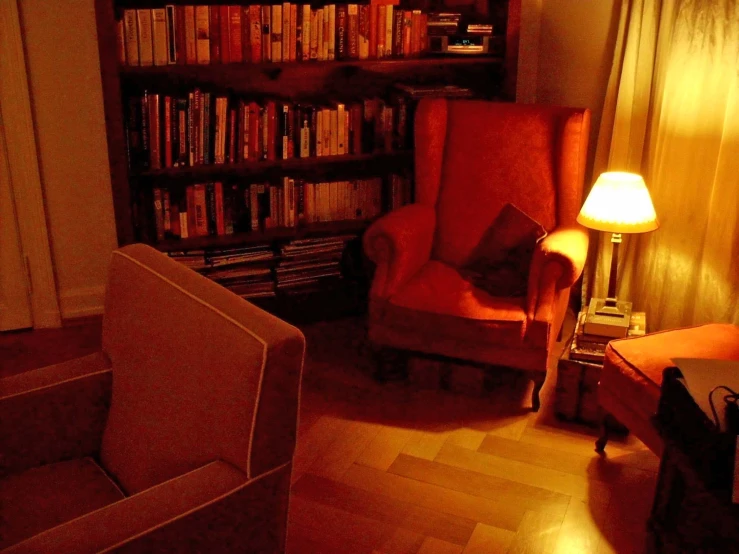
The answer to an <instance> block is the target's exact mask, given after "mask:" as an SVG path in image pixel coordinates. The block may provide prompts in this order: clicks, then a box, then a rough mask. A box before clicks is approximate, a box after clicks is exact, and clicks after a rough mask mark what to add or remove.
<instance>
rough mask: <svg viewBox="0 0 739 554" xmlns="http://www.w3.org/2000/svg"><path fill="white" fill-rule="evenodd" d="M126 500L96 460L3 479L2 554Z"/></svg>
mask: <svg viewBox="0 0 739 554" xmlns="http://www.w3.org/2000/svg"><path fill="white" fill-rule="evenodd" d="M123 498H124V495H123V493H122V492H121V490H120V489H119V488H118V487H117V486H116V484H115V483H114V482H113V481H112V480H111V479H110V478H109V477H108V475H107V474H106V473H105V472H104V471H103V470H102V469H101V468H100V466H98V465H97V464H96V463H95V461H94V460H93V459H92V458H81V459H78V460H68V461H65V462H58V463H55V464H49V465H45V466H41V467H37V468H34V469H30V470H28V471H24V472H23V473H17V474H15V475H10V476H8V477H5V478H4V479H0V507H1V508H2V511H1V512H0V550H3V549H4V548H7V547H9V546H11V545H13V544H15V543H18V542H20V541H22V540H24V539H27V538H29V537H32V536H34V535H37V534H38V533H40V532H42V531H45V530H46V529H51V528H52V527H56V526H57V525H61V524H62V523H65V522H67V521H70V520H72V519H75V518H77V517H80V516H82V515H84V514H87V513H89V512H93V511H95V510H98V509H100V508H102V507H104V506H107V505H109V504H112V503H113V502H117V501H118V500H122V499H123Z"/></svg>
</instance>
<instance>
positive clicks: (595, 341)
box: [570, 310, 647, 363]
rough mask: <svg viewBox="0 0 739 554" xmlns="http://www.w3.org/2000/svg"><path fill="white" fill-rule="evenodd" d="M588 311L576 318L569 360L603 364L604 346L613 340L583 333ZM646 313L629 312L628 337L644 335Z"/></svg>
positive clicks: (609, 337) (603, 336)
mask: <svg viewBox="0 0 739 554" xmlns="http://www.w3.org/2000/svg"><path fill="white" fill-rule="evenodd" d="M587 316H588V311H587V310H583V311H581V312H580V314H579V315H578V316H577V323H576V324H575V333H574V335H573V337H572V342H571V343H570V359H572V360H579V361H583V362H594V363H603V359H604V358H605V355H606V346H608V343H609V342H610V341H612V340H613V337H611V336H607V335H596V334H593V333H586V332H585V321H586V319H587ZM646 316H647V315H646V312H631V314H630V318H629V329H628V331H627V335H626V336H628V337H640V336H642V335H644V334H645V333H646V327H647V324H646Z"/></svg>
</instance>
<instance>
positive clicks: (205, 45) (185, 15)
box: [117, 3, 428, 66]
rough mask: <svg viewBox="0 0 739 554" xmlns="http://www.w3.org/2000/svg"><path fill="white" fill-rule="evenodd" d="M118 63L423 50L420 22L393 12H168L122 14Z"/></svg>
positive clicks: (270, 8)
mask: <svg viewBox="0 0 739 554" xmlns="http://www.w3.org/2000/svg"><path fill="white" fill-rule="evenodd" d="M117 35H118V36H117V39H118V58H119V61H120V63H121V64H123V65H129V66H151V65H168V64H217V63H243V62H251V63H260V62H298V61H302V62H305V61H310V60H318V61H328V60H351V59H357V60H366V59H381V58H402V57H411V56H418V55H420V54H422V53H423V52H425V51H427V50H428V36H427V35H428V15H427V14H425V13H422V12H421V10H402V9H400V8H399V7H397V6H393V5H375V4H372V5H370V4H327V5H325V6H323V7H320V8H314V7H312V6H311V5H310V4H301V5H298V4H290V3H282V4H271V5H251V6H240V5H228V6H226V5H213V6H201V5H193V6H180V5H177V6H175V5H168V6H165V7H163V8H153V9H127V10H124V11H123V18H122V19H121V20H120V21H118V23H117Z"/></svg>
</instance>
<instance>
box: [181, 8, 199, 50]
mask: <svg viewBox="0 0 739 554" xmlns="http://www.w3.org/2000/svg"><path fill="white" fill-rule="evenodd" d="M182 10H183V11H184V18H185V24H184V30H185V32H184V35H185V63H188V64H196V63H198V48H197V46H198V41H197V34H196V31H195V29H196V26H195V6H184V7H183V8H182Z"/></svg>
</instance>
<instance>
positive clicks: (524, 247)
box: [460, 203, 547, 296]
mask: <svg viewBox="0 0 739 554" xmlns="http://www.w3.org/2000/svg"><path fill="white" fill-rule="evenodd" d="M546 234H547V232H546V229H544V227H542V226H541V224H540V223H539V222H537V221H535V220H534V219H532V218H531V217H530V216H529V215H528V214H526V213H525V212H524V211H523V210H521V209H520V208H519V207H518V206H516V205H514V204H511V203H508V204H506V205H505V206H503V209H502V210H501V212H500V214H498V217H497V218H495V221H494V222H493V224H492V225H491V226H490V228H489V229H488V230H487V231H486V232H485V234H484V235H483V237H482V239H481V240H480V244H478V245H477V247H476V248H475V250H474V251H473V252H472V255H471V256H470V261H469V262H468V263H467V264H466V265H465V266H464V267H463V268H462V269H461V270H460V273H461V274H462V276H463V277H465V278H466V279H468V280H469V281H470V282H471V283H472V284H473V285H475V286H476V287H478V288H480V289H482V290H484V291H486V292H488V293H490V294H491V295H493V296H526V291H527V285H528V275H529V266H530V265H531V259H532V256H533V254H534V248H536V243H537V241H538V240H539V239H541V238H543V237H544V236H546Z"/></svg>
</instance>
